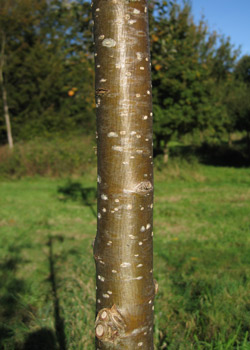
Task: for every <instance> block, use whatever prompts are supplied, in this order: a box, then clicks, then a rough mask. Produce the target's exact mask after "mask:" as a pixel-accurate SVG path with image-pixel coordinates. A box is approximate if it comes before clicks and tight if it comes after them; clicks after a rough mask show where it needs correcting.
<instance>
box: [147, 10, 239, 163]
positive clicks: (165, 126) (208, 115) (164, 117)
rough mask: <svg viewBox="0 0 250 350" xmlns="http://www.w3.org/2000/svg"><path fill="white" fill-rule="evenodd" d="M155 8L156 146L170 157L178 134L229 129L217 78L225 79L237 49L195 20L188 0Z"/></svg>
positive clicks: (154, 88) (152, 42)
mask: <svg viewBox="0 0 250 350" xmlns="http://www.w3.org/2000/svg"><path fill="white" fill-rule="evenodd" d="M154 11H156V10H155V8H154ZM156 13H157V15H154V16H153V18H152V19H151V45H152V63H153V103H154V115H155V119H154V133H155V148H156V151H157V152H164V153H165V158H166V159H167V145H168V143H169V141H170V140H171V139H172V137H173V136H176V137H178V138H180V137H181V136H182V135H185V134H187V133H192V132H193V131H194V130H199V131H200V132H203V131H204V130H211V133H220V132H222V131H223V130H224V124H225V122H226V117H227V115H226V108H225V106H224V105H223V101H222V93H219V94H218V84H219V82H220V84H221V85H222V84H224V82H225V80H226V79H227V75H228V72H230V70H231V69H232V67H233V63H234V60H235V58H236V54H235V52H234V51H233V49H232V47H231V45H230V42H229V41H228V40H225V39H223V38H221V39H220V42H219V43H218V38H219V37H218V36H217V34H216V33H209V31H208V28H207V26H206V24H205V22H204V21H200V23H199V24H198V25H196V24H194V22H193V19H192V16H191V9H190V7H189V5H187V4H185V5H184V6H183V7H181V6H179V5H177V4H176V3H174V4H172V5H167V4H165V5H164V3H163V5H159V6H158V8H157V11H156ZM220 89H221V87H220Z"/></svg>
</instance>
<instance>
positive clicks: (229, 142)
mask: <svg viewBox="0 0 250 350" xmlns="http://www.w3.org/2000/svg"><path fill="white" fill-rule="evenodd" d="M232 145H233V140H232V134H231V132H228V146H229V147H230V148H231V147H232Z"/></svg>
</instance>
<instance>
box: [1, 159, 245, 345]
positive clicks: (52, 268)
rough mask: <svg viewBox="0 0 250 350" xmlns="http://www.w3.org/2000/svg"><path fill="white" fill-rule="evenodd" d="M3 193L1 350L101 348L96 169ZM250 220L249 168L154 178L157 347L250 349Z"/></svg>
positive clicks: (180, 171) (12, 184) (8, 186)
mask: <svg viewBox="0 0 250 350" xmlns="http://www.w3.org/2000/svg"><path fill="white" fill-rule="evenodd" d="M77 183H78V184H77ZM0 192H1V197H0V231H1V235H0V257H1V262H0V278H1V279H0V280H1V284H0V296H1V303H0V305H1V306H0V349H3V350H36V349H39V350H45V349H46V350H48V349H49V350H66V349H67V350H91V349H94V345H93V344H94V332H93V329H94V315H95V311H94V308H95V283H94V276H95V268H94V260H93V257H92V242H93V239H94V236H95V231H96V218H95V202H94V199H93V198H94V192H95V176H94V170H93V169H91V171H89V172H88V174H85V175H83V176H82V177H81V178H78V179H77V180H75V179H71V181H68V180H66V179H65V178H57V179H55V178H54V179H53V178H41V177H34V178H23V179H20V180H11V181H10V180H2V181H1V183H0ZM249 213H250V169H247V168H238V169H236V168H226V167H213V166H205V165H200V164H198V163H196V164H194V165H193V166H191V165H190V164H186V165H180V164H178V163H174V164H172V166H171V167H170V168H166V169H163V170H162V171H161V172H157V173H156V183H155V209H154V234H155V241H154V266H155V269H154V271H155V272H154V276H155V278H156V279H157V281H158V283H159V293H158V295H157V297H156V305H155V333H154V336H155V349H159V350H160V349H168V350H177V349H178V350H182V349H183V350H184V349H185V350H191V349H197V350H249V349H250V337H249V332H250V327H249V326H250V296H249V290H250V235H249V231H250V215H249ZM131 350H132V349H131Z"/></svg>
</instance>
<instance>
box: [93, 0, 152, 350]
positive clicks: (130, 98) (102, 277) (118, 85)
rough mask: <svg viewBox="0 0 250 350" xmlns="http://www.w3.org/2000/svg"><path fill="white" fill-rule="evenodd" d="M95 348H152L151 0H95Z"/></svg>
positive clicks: (122, 349) (129, 349) (104, 349)
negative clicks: (96, 201) (96, 213)
mask: <svg viewBox="0 0 250 350" xmlns="http://www.w3.org/2000/svg"><path fill="white" fill-rule="evenodd" d="M93 17H94V22H95V26H94V37H95V47H96V53H95V58H96V62H95V64H96V107H97V144H98V145H97V153H98V179H97V180H98V224H97V236H96V239H95V244H94V257H95V261H96V289H97V291H96V312H97V317H96V349H100V350H106V349H113V350H116V349H117V350H118V349H119V350H124V349H127V350H132V349H137V348H138V349H143V350H152V349H153V309H154V307H153V304H154V295H155V286H154V281H153V251H152V249H153V247H152V236H153V232H152V225H153V222H152V219H153V215H152V210H153V160H152V153H153V152H152V107H151V77H150V56H149V40H148V17H147V1H146V0H141V1H125V0H94V3H93Z"/></svg>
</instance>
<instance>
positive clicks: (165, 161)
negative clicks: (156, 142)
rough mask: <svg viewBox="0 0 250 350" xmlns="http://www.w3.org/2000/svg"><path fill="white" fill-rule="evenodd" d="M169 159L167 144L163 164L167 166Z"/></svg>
mask: <svg viewBox="0 0 250 350" xmlns="http://www.w3.org/2000/svg"><path fill="white" fill-rule="evenodd" d="M168 159H169V148H168V143H167V142H166V143H165V146H164V150H163V163H164V164H167V163H168Z"/></svg>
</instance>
